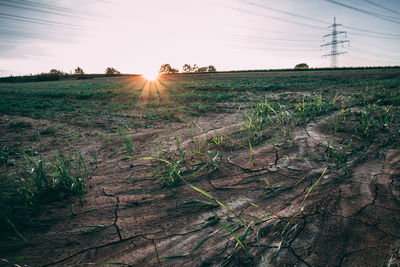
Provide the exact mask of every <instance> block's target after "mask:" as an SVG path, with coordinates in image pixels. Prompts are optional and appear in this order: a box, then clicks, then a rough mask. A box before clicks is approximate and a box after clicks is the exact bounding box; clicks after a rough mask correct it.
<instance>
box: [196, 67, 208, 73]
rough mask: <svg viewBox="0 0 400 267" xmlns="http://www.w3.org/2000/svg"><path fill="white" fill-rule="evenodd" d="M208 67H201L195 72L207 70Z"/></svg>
mask: <svg viewBox="0 0 400 267" xmlns="http://www.w3.org/2000/svg"><path fill="white" fill-rule="evenodd" d="M207 70H208V67H201V68H198V69H197V72H207Z"/></svg>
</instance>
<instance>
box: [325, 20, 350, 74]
mask: <svg viewBox="0 0 400 267" xmlns="http://www.w3.org/2000/svg"><path fill="white" fill-rule="evenodd" d="M341 25H342V24H336V17H334V18H333V24H332V26H330V27H329V28H332V32H331V33H329V34H326V35H324V38H325V37H328V36H331V37H332V41H331V42H328V43H325V44H323V45H321V47H327V46H330V47H331V52H330V53H329V54H325V55H323V56H322V57H331V67H332V68H337V66H338V55H341V54H345V53H347V52H340V51H338V49H337V45H338V44H344V43H349V44H350V41H349V40H338V36H339V35H341V34H345V35H346V34H347V33H346V32H344V31H337V30H336V28H337V26H341Z"/></svg>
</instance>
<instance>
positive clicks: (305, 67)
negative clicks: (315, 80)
mask: <svg viewBox="0 0 400 267" xmlns="http://www.w3.org/2000/svg"><path fill="white" fill-rule="evenodd" d="M294 69H295V70H308V69H309V67H308V65H307V64H306V63H300V64H297V65H296V66H295V67H294Z"/></svg>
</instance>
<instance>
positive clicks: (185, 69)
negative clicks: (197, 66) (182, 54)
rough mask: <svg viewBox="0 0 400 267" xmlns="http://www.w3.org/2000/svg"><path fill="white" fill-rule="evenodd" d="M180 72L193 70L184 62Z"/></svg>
mask: <svg viewBox="0 0 400 267" xmlns="http://www.w3.org/2000/svg"><path fill="white" fill-rule="evenodd" d="M182 72H185V73H188V72H193V68H192V66H190V65H189V64H185V65H183V67H182Z"/></svg>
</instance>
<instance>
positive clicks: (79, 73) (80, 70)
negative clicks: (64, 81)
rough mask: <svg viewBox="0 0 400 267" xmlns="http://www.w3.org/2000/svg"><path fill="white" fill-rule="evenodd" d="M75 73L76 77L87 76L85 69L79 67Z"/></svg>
mask: <svg viewBox="0 0 400 267" xmlns="http://www.w3.org/2000/svg"><path fill="white" fill-rule="evenodd" d="M74 72H75V74H76V75H84V74H85V72H84V71H83V69H81V68H80V67H77V68H76V69H75V70H74Z"/></svg>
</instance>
